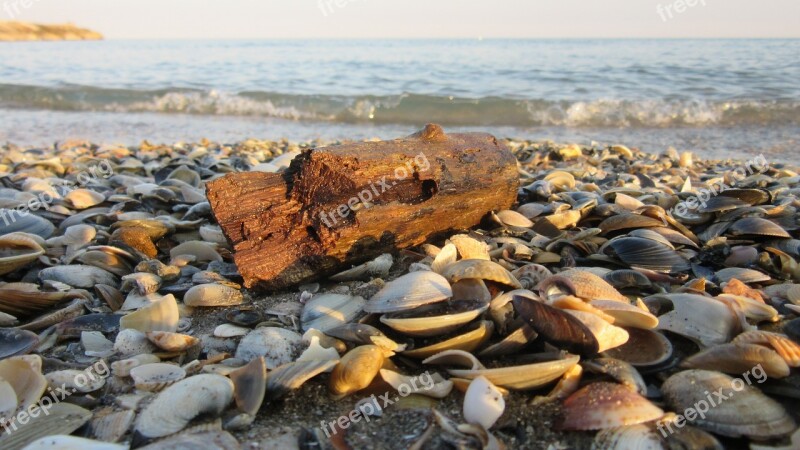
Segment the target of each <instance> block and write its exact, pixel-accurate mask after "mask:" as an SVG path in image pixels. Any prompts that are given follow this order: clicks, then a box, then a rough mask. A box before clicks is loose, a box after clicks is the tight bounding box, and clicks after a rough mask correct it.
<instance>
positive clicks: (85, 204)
mask: <svg viewBox="0 0 800 450" xmlns="http://www.w3.org/2000/svg"><path fill="white" fill-rule="evenodd" d="M64 200H66V201H67V202H68V203H69V204H70V205H71V206H72V207H73V208H75V209H87V208H91V207H92V206H97V205H99V204H101V203H103V202H104V201H106V196H105V195H103V194H101V193H99V192H95V191H92V190H89V189H75V190H72V191H70V192H69V193H67V195H65V196H64Z"/></svg>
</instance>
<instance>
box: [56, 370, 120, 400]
mask: <svg viewBox="0 0 800 450" xmlns="http://www.w3.org/2000/svg"><path fill="white" fill-rule="evenodd" d="M44 377H45V379H46V380H47V384H48V385H49V387H50V389H51V390H57V389H59V388H61V389H64V388H66V389H67V390H70V391H72V392H82V393H84V394H86V393H89V392H94V391H96V390H98V389H100V388H102V387H103V386H105V384H106V378H105V377H103V376H100V374H96V373H94V370H93V368H92V367H89V368H88V369H86V370H75V369H66V370H57V371H55V372H50V373H48V374H47V375H45V376H44Z"/></svg>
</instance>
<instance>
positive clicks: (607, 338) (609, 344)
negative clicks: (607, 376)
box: [564, 310, 628, 352]
mask: <svg viewBox="0 0 800 450" xmlns="http://www.w3.org/2000/svg"><path fill="white" fill-rule="evenodd" d="M564 312H566V313H567V314H571V315H573V316H575V317H577V318H578V320H580V321H581V322H583V324H584V325H586V327H587V328H588V329H589V330H590V331H591V332H592V334H593V335H594V337H595V339H596V340H597V345H598V347H597V352H604V351H606V350H608V349H611V348H614V347H619V346H620V345H622V344H624V343H626V342H628V332H627V331H625V329H623V328H620V327H616V326H614V325H611V324H610V323H608V322H606V321H605V320H603V319H601V318H600V317H598V316H596V315H594V314H591V313H587V312H584V311H574V310H565V311H564Z"/></svg>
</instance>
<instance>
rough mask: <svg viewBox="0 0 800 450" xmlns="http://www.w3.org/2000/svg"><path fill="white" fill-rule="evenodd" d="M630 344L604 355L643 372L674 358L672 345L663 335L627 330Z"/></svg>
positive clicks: (642, 330) (606, 352)
mask: <svg viewBox="0 0 800 450" xmlns="http://www.w3.org/2000/svg"><path fill="white" fill-rule="evenodd" d="M626 331H627V332H628V342H626V343H624V344H622V345H621V346H619V347H616V348H612V349H609V350H606V351H605V352H604V355H606V356H608V357H610V358H615V359H619V360H622V361H625V362H628V363H630V364H631V365H633V366H634V367H636V368H637V369H640V370H642V371H644V370H652V369H653V368H657V367H659V366H661V365H663V364H665V363H666V362H667V361H669V359H670V358H672V343H671V342H670V341H669V339H667V338H666V337H664V335H663V334H661V333H659V332H657V331H652V330H647V329H641V328H626Z"/></svg>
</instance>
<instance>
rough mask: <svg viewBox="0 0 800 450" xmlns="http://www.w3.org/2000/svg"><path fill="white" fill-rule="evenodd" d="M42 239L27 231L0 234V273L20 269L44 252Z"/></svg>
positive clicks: (3, 273)
mask: <svg viewBox="0 0 800 450" xmlns="http://www.w3.org/2000/svg"><path fill="white" fill-rule="evenodd" d="M43 245H44V240H43V239H42V238H40V237H39V236H38V235H35V234H29V233H22V232H16V233H8V234H5V235H3V236H0V275H5V274H7V273H10V272H13V271H15V270H17V269H21V268H23V267H25V266H27V265H28V264H30V263H32V262H34V261H36V260H37V259H38V258H39V256H41V255H43V254H44V251H45V250H44V247H43Z"/></svg>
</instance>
